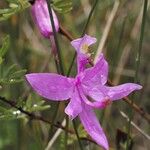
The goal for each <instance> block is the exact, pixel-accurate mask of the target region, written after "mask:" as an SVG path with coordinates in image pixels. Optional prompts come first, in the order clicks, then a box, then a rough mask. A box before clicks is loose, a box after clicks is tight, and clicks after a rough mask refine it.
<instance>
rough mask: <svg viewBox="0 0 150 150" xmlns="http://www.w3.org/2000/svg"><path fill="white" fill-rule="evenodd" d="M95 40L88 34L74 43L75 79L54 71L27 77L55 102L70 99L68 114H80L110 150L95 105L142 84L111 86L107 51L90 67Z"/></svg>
mask: <svg viewBox="0 0 150 150" xmlns="http://www.w3.org/2000/svg"><path fill="white" fill-rule="evenodd" d="M95 42H96V39H95V38H93V37H90V36H88V35H85V36H84V37H82V38H79V39H76V40H74V41H72V42H71V44H72V46H73V47H74V48H75V49H76V51H77V64H78V74H77V75H76V77H75V78H70V77H65V76H62V75H58V74H54V73H33V74H27V75H26V78H27V80H28V82H29V83H30V84H31V86H32V87H33V89H34V90H35V91H36V92H37V93H38V94H39V95H41V96H42V97H44V98H47V99H49V100H54V101H64V100H68V99H69V100H70V102H69V104H68V106H67V107H66V108H65V113H66V114H67V115H69V116H70V117H71V119H74V118H75V117H77V116H79V118H80V120H81V122H82V124H83V126H84V128H85V130H86V131H87V132H88V134H89V135H90V136H91V137H92V138H93V140H95V142H96V143H97V144H99V145H100V146H102V147H103V148H104V149H106V150H108V149H109V146H108V141H107V138H106V136H105V133H104V131H103V129H102V127H101V126H100V124H99V121H98V120H97V118H96V115H95V114H94V111H93V108H105V107H106V106H107V105H108V104H110V102H112V101H115V100H119V99H121V98H123V97H125V96H127V95H128V94H130V93H131V92H133V91H134V90H139V89H141V88H142V87H141V86H140V85H138V84H134V83H126V84H122V85H119V86H114V87H109V86H107V85H106V82H107V77H108V63H107V61H106V60H105V59H104V56H103V54H101V55H100V56H99V59H98V61H97V63H96V64H95V65H94V66H93V67H91V68H86V64H87V63H88V58H89V56H88V55H87V50H88V47H89V46H90V45H91V44H93V43H95Z"/></svg>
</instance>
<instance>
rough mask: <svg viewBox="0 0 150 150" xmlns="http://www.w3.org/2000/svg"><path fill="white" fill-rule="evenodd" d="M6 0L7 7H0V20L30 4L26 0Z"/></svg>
mask: <svg viewBox="0 0 150 150" xmlns="http://www.w3.org/2000/svg"><path fill="white" fill-rule="evenodd" d="M7 2H8V8H4V9H0V21H3V20H6V19H8V18H9V17H11V16H12V15H14V14H15V13H18V12H21V11H23V10H24V9H26V8H27V7H29V6H30V4H29V2H28V0H7Z"/></svg>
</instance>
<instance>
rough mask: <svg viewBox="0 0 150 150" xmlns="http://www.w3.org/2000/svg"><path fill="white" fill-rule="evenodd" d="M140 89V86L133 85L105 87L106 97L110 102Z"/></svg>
mask: <svg viewBox="0 0 150 150" xmlns="http://www.w3.org/2000/svg"><path fill="white" fill-rule="evenodd" d="M141 88H142V86H141V85H138V84H135V83H126V84H122V85H118V86H114V87H107V90H108V92H107V95H108V97H109V98H110V99H111V100H118V99H121V98H123V97H125V96H128V95H129V94H130V93H131V92H133V91H135V90H140V89H141Z"/></svg>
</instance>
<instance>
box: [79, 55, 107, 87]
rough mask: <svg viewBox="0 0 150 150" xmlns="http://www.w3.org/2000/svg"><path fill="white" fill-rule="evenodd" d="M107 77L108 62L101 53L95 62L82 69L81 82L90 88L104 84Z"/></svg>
mask: <svg viewBox="0 0 150 150" xmlns="http://www.w3.org/2000/svg"><path fill="white" fill-rule="evenodd" d="M107 77H108V63H107V61H106V60H105V58H104V56H103V54H101V55H100V57H99V60H98V61H97V63H96V64H95V65H94V66H93V67H91V68H88V69H86V70H85V71H84V78H83V80H82V84H83V85H85V86H87V87H89V88H91V87H95V86H98V85H100V84H101V85H104V84H105V83H106V82H107Z"/></svg>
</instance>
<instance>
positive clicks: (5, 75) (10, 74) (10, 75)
mask: <svg viewBox="0 0 150 150" xmlns="http://www.w3.org/2000/svg"><path fill="white" fill-rule="evenodd" d="M1 72H2V73H1V74H0V84H15V83H19V82H22V81H23V78H24V75H25V73H26V70H25V69H18V67H17V65H16V64H13V65H11V66H10V67H8V68H6V66H5V67H4V66H1Z"/></svg>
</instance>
